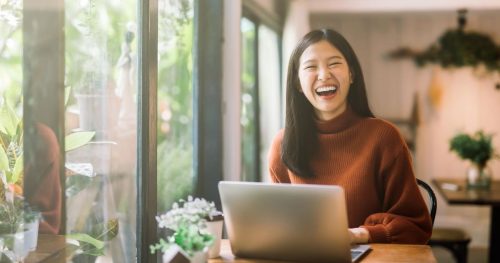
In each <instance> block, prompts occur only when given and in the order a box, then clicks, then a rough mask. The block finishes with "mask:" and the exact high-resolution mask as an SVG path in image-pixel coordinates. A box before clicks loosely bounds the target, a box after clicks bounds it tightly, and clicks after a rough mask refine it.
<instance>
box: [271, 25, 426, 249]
mask: <svg viewBox="0 0 500 263" xmlns="http://www.w3.org/2000/svg"><path fill="white" fill-rule="evenodd" d="M286 85H287V86H286V89H287V90H286V123H285V128H284V130H281V131H280V132H279V133H278V134H277V136H276V137H275V139H274V141H273V144H272V146H271V150H270V153H269V171H270V176H271V179H272V180H273V181H274V182H276V183H292V184H325V185H339V186H342V187H343V188H344V191H345V195H346V202H347V211H348V219H349V228H350V229H349V232H350V234H351V240H352V242H353V243H367V242H374V243H413V244H424V243H426V242H427V241H428V239H429V238H430V236H431V232H432V225H431V219H430V216H429V213H428V210H427V206H426V204H425V202H424V200H423V198H422V196H421V194H420V191H419V189H418V186H417V183H416V179H415V175H414V172H413V169H412V162H411V157H410V153H409V150H408V148H407V146H406V144H405V142H404V140H403V139H402V136H401V135H400V133H399V132H398V130H397V128H395V127H394V126H393V125H391V124H390V123H388V122H386V121H384V120H381V119H378V118H375V117H374V116H373V114H372V112H371V110H370V108H369V106H368V99H367V97H366V88H365V82H364V79H363V73H362V71H361V66H360V64H359V62H358V59H357V57H356V54H355V53H354V51H353V50H352V48H351V46H350V45H349V43H348V42H347V41H346V40H345V39H344V37H342V36H341V35H340V34H339V33H337V32H335V31H333V30H328V29H323V30H315V31H312V32H310V33H308V34H307V35H305V36H304V38H303V39H302V40H301V41H300V42H299V44H298V45H297V47H296V48H295V50H294V51H293V53H292V56H291V58H290V62H289V65H288V76H287V84H286Z"/></svg>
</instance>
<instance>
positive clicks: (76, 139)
mask: <svg viewBox="0 0 500 263" xmlns="http://www.w3.org/2000/svg"><path fill="white" fill-rule="evenodd" d="M94 135H95V132H93V131H83V132H74V133H71V134H69V135H67V136H66V138H65V141H64V144H65V146H64V148H65V151H66V152H67V151H71V150H74V149H76V148H78V147H81V146H83V145H85V144H87V143H88V142H90V140H92V138H93V137H94Z"/></svg>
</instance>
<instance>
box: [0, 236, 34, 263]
mask: <svg viewBox="0 0 500 263" xmlns="http://www.w3.org/2000/svg"><path fill="white" fill-rule="evenodd" d="M26 234H27V231H24V232H17V233H13V234H2V235H0V239H1V240H2V242H3V253H2V254H3V255H2V258H0V259H1V260H2V262H4V261H3V260H4V259H5V258H7V259H8V261H7V262H10V261H11V262H23V260H24V258H25V257H26V256H27V255H28V253H29V249H28V246H27V245H26V243H25V237H26Z"/></svg>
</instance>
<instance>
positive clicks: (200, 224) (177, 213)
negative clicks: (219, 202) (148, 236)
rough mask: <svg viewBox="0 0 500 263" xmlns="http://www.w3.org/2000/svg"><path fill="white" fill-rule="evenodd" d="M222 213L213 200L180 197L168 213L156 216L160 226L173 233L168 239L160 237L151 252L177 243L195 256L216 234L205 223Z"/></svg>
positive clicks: (190, 254)
mask: <svg viewBox="0 0 500 263" xmlns="http://www.w3.org/2000/svg"><path fill="white" fill-rule="evenodd" d="M179 204H180V205H179ZM220 215H221V212H220V211H217V208H216V207H215V204H214V203H213V202H208V201H206V200H205V199H203V198H193V197H192V196H189V197H188V199H187V200H183V199H180V200H179V202H178V203H177V202H175V203H174V204H173V205H172V209H170V210H169V211H168V212H167V213H165V214H162V215H160V216H157V217H156V220H157V221H158V226H159V227H160V228H166V229H168V230H170V231H171V232H172V234H171V235H170V236H169V237H168V238H167V240H164V239H163V238H160V241H159V242H158V243H156V244H154V245H151V246H150V249H151V253H155V252H156V251H158V250H160V251H161V252H165V251H167V249H169V248H170V247H171V246H172V245H174V244H175V245H177V246H179V247H180V248H182V250H184V251H185V252H186V253H187V254H188V255H189V256H193V254H194V253H195V252H197V251H202V250H203V249H204V248H206V247H209V246H210V245H211V244H212V243H213V241H214V236H213V235H211V234H209V233H207V232H206V231H205V224H206V222H207V221H210V220H212V219H214V218H216V217H218V216H220Z"/></svg>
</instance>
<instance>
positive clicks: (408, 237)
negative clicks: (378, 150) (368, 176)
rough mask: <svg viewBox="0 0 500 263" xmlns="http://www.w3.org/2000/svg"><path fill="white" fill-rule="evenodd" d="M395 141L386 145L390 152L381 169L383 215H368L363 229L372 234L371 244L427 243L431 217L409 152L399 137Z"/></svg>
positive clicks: (380, 186) (379, 184) (380, 182)
mask: <svg viewBox="0 0 500 263" xmlns="http://www.w3.org/2000/svg"><path fill="white" fill-rule="evenodd" d="M396 138H397V139H396V140H395V142H394V141H393V142H392V143H389V144H388V145H387V147H391V148H390V151H391V153H387V154H386V155H389V157H386V158H385V159H384V158H382V162H381V166H380V173H379V175H380V176H379V178H378V181H379V183H378V186H377V187H379V188H380V189H379V192H381V193H382V202H383V203H382V207H383V212H382V213H376V214H372V215H370V216H368V217H367V218H366V220H365V222H364V225H363V226H362V227H364V228H365V229H367V230H368V232H369V233H370V240H369V242H373V243H412V244H425V243H427V241H428V240H429V238H430V236H431V233H432V223H431V218H430V215H429V211H428V208H427V205H426V204H425V201H424V199H423V198H422V195H421V194H420V190H419V188H418V185H417V182H416V179H415V175H414V173H413V168H412V162H411V157H410V153H409V150H408V148H407V147H406V145H405V144H404V141H402V139H400V137H398V136H397V137H396ZM398 144H399V147H398ZM393 149H397V150H393ZM392 153H393V154H392Z"/></svg>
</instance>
